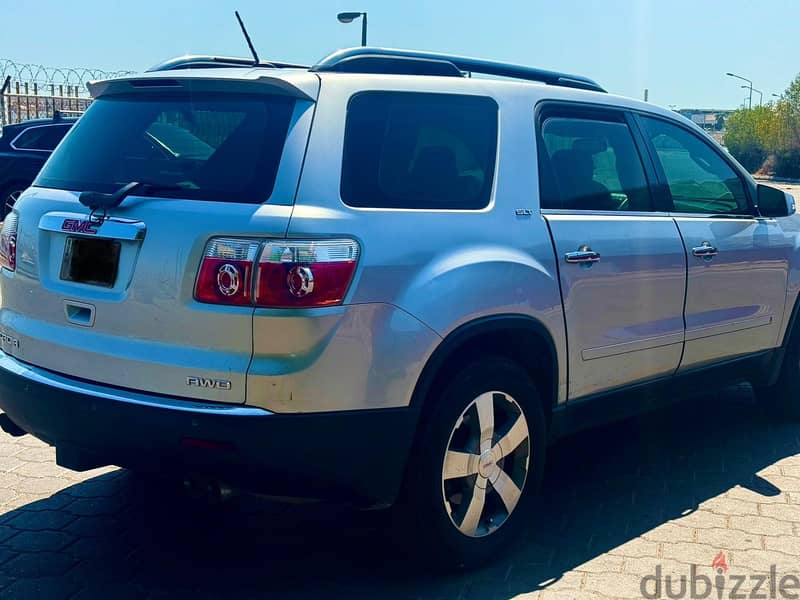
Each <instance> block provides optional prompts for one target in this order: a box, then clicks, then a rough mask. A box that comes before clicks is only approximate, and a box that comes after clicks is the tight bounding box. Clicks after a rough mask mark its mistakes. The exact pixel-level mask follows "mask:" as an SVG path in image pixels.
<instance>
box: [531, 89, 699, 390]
mask: <svg viewBox="0 0 800 600" xmlns="http://www.w3.org/2000/svg"><path fill="white" fill-rule="evenodd" d="M538 122H539V159H540V178H541V199H542V209H543V210H542V213H543V214H544V217H545V219H546V220H547V223H548V225H549V227H550V232H551V235H552V238H553V244H554V247H555V251H556V257H557V259H558V261H559V263H558V264H559V279H560V283H561V293H562V297H563V305H564V315H565V318H566V326H567V343H568V348H569V397H570V398H580V397H584V396H589V395H592V394H596V393H599V392H602V391H605V390H609V389H612V388H618V387H622V386H624V385H627V384H631V383H634V382H637V381H642V380H647V379H652V378H655V377H659V376H663V375H669V374H671V373H673V372H674V371H675V369H676V368H677V367H678V363H679V361H680V356H681V350H682V347H683V300H684V293H685V276H686V258H685V256H684V253H683V244H682V243H681V239H680V235H679V234H678V229H677V227H676V225H675V222H674V221H673V220H672V218H670V217H669V216H668V215H667V214H664V213H656V212H654V211H653V210H652V199H651V195H650V191H649V189H648V177H647V171H646V167H645V163H643V162H642V160H641V158H640V156H639V153H638V151H637V147H636V144H635V142H634V134H633V131H632V128H631V126H630V123H629V119H628V117H627V115H626V114H624V113H622V112H618V111H614V110H607V109H601V108H570V107H562V106H558V105H556V106H553V107H549V108H544V109H542V110H541V111H540V114H539V118H538Z"/></svg>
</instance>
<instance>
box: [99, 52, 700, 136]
mask: <svg viewBox="0 0 800 600" xmlns="http://www.w3.org/2000/svg"><path fill="white" fill-rule="evenodd" d="M473 73H475V74H478V76H477V77H475V76H472V75H473ZM465 74H468V75H469V76H464V75H465ZM183 79H192V80H202V81H204V82H206V83H208V82H216V83H217V84H222V83H223V82H224V81H225V80H229V81H238V82H259V81H262V82H270V83H271V84H272V85H273V86H276V87H281V86H280V85H279V84H278V83H277V82H283V83H284V84H285V85H284V86H283V89H282V90H281V92H282V93H289V94H294V95H297V96H304V97H305V98H307V99H310V100H315V99H316V95H317V92H318V83H312V80H313V81H314V82H318V81H328V82H330V83H331V84H333V83H334V82H336V81H341V82H350V85H352V84H353V82H354V79H355V81H357V82H363V85H364V87H369V88H372V89H380V88H381V85H382V82H383V83H386V84H397V83H398V82H400V81H406V82H409V83H410V82H414V83H418V84H420V85H421V86H422V87H426V88H431V89H434V88H435V89H436V90H441V91H445V90H447V91H453V92H455V91H457V90H464V91H467V90H473V91H472V93H476V91H477V90H482V91H483V92H484V93H486V94H489V95H492V96H494V97H501V96H502V95H503V94H512V95H513V94H525V95H529V96H531V97H532V99H534V100H535V101H536V102H538V101H541V100H564V101H578V102H587V103H593V104H602V105H606V106H609V107H620V108H625V109H628V110H635V111H641V112H649V113H653V114H659V115H661V116H664V117H667V118H670V119H674V120H678V121H681V122H683V123H684V124H688V125H691V126H692V127H693V128H694V129H697V130H699V131H702V129H701V128H699V127H697V125H696V124H695V123H693V122H692V121H691V120H689V119H686V118H685V117H683V116H682V115H680V114H678V113H675V112H674V111H671V110H668V109H666V108H662V107H659V106H657V105H655V104H650V103H649V102H643V101H640V100H636V99H633V98H628V97H625V96H619V95H614V94H609V93H606V91H605V90H604V89H603V88H602V87H601V86H600V85H599V84H598V83H596V82H595V81H594V80H592V79H589V78H588V77H585V76H582V75H572V74H567V73H560V72H557V71H548V70H544V69H538V68H533V67H527V66H523V65H515V64H510V63H502V62H498V61H491V60H486V59H478V58H468V57H461V56H453V55H447V54H438V53H431V52H420V51H417V50H399V49H393V48H372V47H357V48H349V49H344V50H339V51H337V52H334V53H332V54H330V55H328V56H326V57H325V58H323V59H322V60H321V61H319V62H318V63H317V64H316V65H313V66H311V67H305V66H301V65H296V64H293V63H285V62H275V61H259V62H258V63H254V62H253V60H252V59H247V58H232V57H220V56H207V55H203V56H198V55H195V56H183V57H178V58H174V59H170V60H167V61H164V62H163V63H160V64H159V65H156V66H155V67H153V68H152V69H150V70H148V71H147V72H146V73H144V74H142V75H134V76H128V77H124V78H120V79H115V80H107V81H103V82H93V83H92V84H90V91H91V92H92V94H93V95H95V96H97V95H102V94H104V93H107V92H109V90H114V89H115V88H116V89H120V88H121V89H122V90H123V91H125V90H133V89H134V88H135V87H145V88H150V87H152V88H157V87H161V86H162V85H165V84H166V83H167V82H175V83H176V85H180V83H181V80H183ZM187 83H188V82H187Z"/></svg>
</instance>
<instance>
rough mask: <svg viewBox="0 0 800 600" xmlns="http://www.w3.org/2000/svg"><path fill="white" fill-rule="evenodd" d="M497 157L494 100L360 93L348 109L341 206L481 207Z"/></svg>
mask: <svg viewBox="0 0 800 600" xmlns="http://www.w3.org/2000/svg"><path fill="white" fill-rule="evenodd" d="M496 150H497V104H496V103H495V101H494V100H492V99H491V98H485V97H479V96H459V95H452V94H418V93H409V92H363V93H361V94H358V95H356V96H354V97H353V98H352V99H351V100H350V104H349V106H348V110H347V124H346V126H345V138H344V159H343V164H342V183H341V194H342V200H343V201H344V202H345V204H349V205H350V206H358V207H375V208H426V209H480V208H484V207H485V206H487V205H488V204H489V198H490V196H491V191H492V180H493V176H494V162H495V154H496Z"/></svg>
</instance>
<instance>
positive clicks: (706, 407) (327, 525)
mask: <svg viewBox="0 0 800 600" xmlns="http://www.w3.org/2000/svg"><path fill="white" fill-rule="evenodd" d="M381 522H382V516H381V515H380V514H374V513H354V512H352V511H349V510H347V509H344V508H341V507H329V506H309V505H305V506H285V505H278V504H275V503H272V502H269V501H267V500H265V499H261V498H255V497H250V496H240V497H238V498H236V499H235V500H233V501H231V502H229V503H227V504H225V505H222V506H218V507H213V506H211V507H209V506H204V505H201V504H197V503H194V502H190V501H188V500H187V499H186V498H184V497H183V496H182V495H181V494H180V493H178V492H176V491H175V490H173V489H172V488H171V487H170V486H167V485H161V484H156V483H155V482H154V481H153V480H150V479H147V478H144V477H141V476H136V475H134V474H132V473H130V472H127V471H124V470H119V469H113V468H107V469H101V470H97V471H92V472H89V473H83V474H76V473H72V472H69V471H66V470H63V469H61V468H59V467H56V466H55V465H54V452H53V450H52V449H50V448H47V447H46V446H45V445H44V444H42V443H41V442H38V441H36V440H34V439H33V438H30V437H25V438H18V439H12V438H9V437H8V436H5V435H4V434H0V598H2V599H3V600H6V599H13V598H60V597H64V598H81V599H84V598H103V599H106V598H115V599H116V598H129V597H130V598H138V597H157V598H160V597H164V598H167V597H169V598H176V597H187V598H188V597H195V598H198V597H220V596H222V595H224V596H226V597H229V598H255V597H281V598H284V597H289V598H321V597H342V598H370V599H373V598H392V599H394V598H404V599H405V598H420V599H434V598H481V599H483V598H489V599H492V598H525V599H541V600H548V599H573V598H574V599H579V600H590V599H592V598H598V599H608V598H640V597H641V591H640V584H641V581H642V578H643V577H645V576H648V575H652V574H654V573H655V572H656V568H660V570H661V573H662V574H664V575H666V574H674V575H676V576H678V577H680V575H686V576H687V577H688V576H689V573H690V566H691V564H693V563H694V564H697V565H698V567H697V569H698V570H697V572H698V573H701V574H705V575H707V576H709V577H713V576H714V573H713V572H712V569H711V562H712V560H713V559H714V557H715V556H716V554H717V553H718V552H720V551H722V552H723V553H724V555H725V559H726V562H727V565H728V567H729V571H728V573H729V574H741V575H751V574H759V573H764V574H765V575H766V574H768V573H769V569H770V566H771V565H776V568H777V573H778V575H779V576H782V575H785V574H789V573H792V572H793V573H795V574H797V575H800V542H798V539H799V538H798V534H800V426H798V425H795V424H791V423H781V422H778V421H774V420H771V419H770V418H768V416H766V415H765V414H763V413H762V411H761V410H760V409H759V407H758V406H756V405H755V403H754V401H753V399H752V396H751V394H750V392H749V390H748V389H747V388H746V387H744V386H743V387H740V388H735V389H732V390H729V391H726V392H725V393H723V394H720V395H719V396H717V397H714V398H707V399H703V400H702V401H690V402H686V403H684V404H682V405H679V406H675V407H672V408H669V409H667V410H664V411H661V412H659V413H657V414H653V415H648V416H644V417H641V418H638V419H635V420H631V421H626V422H624V423H619V424H616V425H613V426H610V427H606V428H603V429H600V430H597V431H593V432H589V433H586V434H581V435H579V436H575V437H573V438H570V439H567V440H564V441H562V442H560V443H559V444H558V445H557V446H556V447H554V448H552V449H551V453H550V459H549V466H548V471H547V474H546V476H545V484H544V491H543V494H542V496H541V498H540V500H539V503H538V519H537V521H536V522H535V523H533V524H531V526H530V529H529V530H528V531H526V532H524V536H523V539H522V541H521V543H520V544H518V545H517V546H516V547H515V548H513V549H512V550H511V551H510V552H508V553H507V554H506V555H504V556H502V557H499V558H498V560H497V561H496V562H494V563H493V564H491V565H489V566H488V567H486V568H484V569H482V570H479V571H476V572H472V573H449V574H436V573H430V572H427V571H426V570H425V569H424V568H422V567H420V566H418V565H415V564H414V563H413V561H411V560H409V557H408V556H406V555H404V554H403V553H402V551H401V550H398V549H397V548H396V545H395V544H393V543H391V542H390V541H389V540H388V539H387V537H386V536H387V534H386V531H385V529H384V528H383V527H382V526H381ZM662 596H663V597H666V592H665V591H664V590H662ZM712 597H716V593H714V594H713V595H712ZM723 597H727V596H723Z"/></svg>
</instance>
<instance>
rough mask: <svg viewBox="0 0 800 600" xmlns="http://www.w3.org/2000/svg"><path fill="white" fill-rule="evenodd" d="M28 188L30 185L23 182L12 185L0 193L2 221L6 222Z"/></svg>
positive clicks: (0, 219)
mask: <svg viewBox="0 0 800 600" xmlns="http://www.w3.org/2000/svg"><path fill="white" fill-rule="evenodd" d="M27 188H28V185H27V184H25V183H22V182H17V183H12V184H11V185H9V186H7V187H5V188H4V189H3V190H2V191H0V202H2V204H0V221H2V220H5V218H6V216H7V215H8V213H10V212H11V209H12V208H14V205H15V204H16V203H17V200H18V199H19V197H20V196H21V195H22V192H24V191H25V190H26V189H27Z"/></svg>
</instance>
